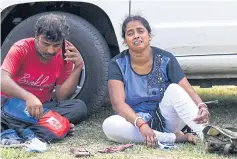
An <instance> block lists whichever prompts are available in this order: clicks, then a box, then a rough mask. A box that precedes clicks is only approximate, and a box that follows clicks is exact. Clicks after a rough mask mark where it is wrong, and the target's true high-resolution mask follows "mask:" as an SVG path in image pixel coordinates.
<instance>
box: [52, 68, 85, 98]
mask: <svg viewBox="0 0 237 159" xmlns="http://www.w3.org/2000/svg"><path fill="white" fill-rule="evenodd" d="M81 70H82V68H74V70H73V71H72V73H71V74H70V75H69V77H68V78H67V79H66V81H65V82H63V84H62V85H58V86H56V99H57V101H60V100H65V99H67V98H68V97H69V96H70V95H72V94H73V93H74V92H75V90H76V87H77V84H78V82H79V77H80V74H81Z"/></svg>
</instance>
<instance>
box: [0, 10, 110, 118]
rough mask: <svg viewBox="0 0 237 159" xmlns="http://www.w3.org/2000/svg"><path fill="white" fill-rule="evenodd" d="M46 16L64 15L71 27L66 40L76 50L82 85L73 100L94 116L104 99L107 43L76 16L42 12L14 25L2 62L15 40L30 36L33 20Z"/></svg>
mask: <svg viewBox="0 0 237 159" xmlns="http://www.w3.org/2000/svg"><path fill="white" fill-rule="evenodd" d="M50 13H54V14H58V15H63V16H66V18H67V22H68V24H69V25H70V27H71V34H70V37H69V39H68V40H69V41H71V42H72V43H73V44H74V45H75V46H76V47H77V49H78V50H79V51H80V53H81V55H82V57H83V60H84V63H85V82H84V85H83V87H82V89H81V91H80V93H79V94H78V95H77V96H76V98H78V99H81V100H83V101H84V102H85V103H86V104H87V106H88V114H91V113H94V112H95V111H97V110H98V109H99V108H100V107H101V106H102V105H103V104H104V101H105V98H106V96H107V77H108V62H109V60H110V52H109V48H108V45H107V43H106V42H105V40H104V38H103V37H102V36H101V34H100V33H99V32H98V31H97V29H95V27H93V26H92V25H91V24H90V23H88V22H87V21H86V20H84V19H82V18H80V17H79V16H76V15H73V14H69V13H65V12H44V13H40V14H37V15H33V16H31V17H29V18H27V19H26V20H24V21H22V22H21V23H20V24H19V25H17V26H16V27H15V28H14V29H13V30H12V31H11V32H10V33H9V35H8V36H7V37H6V39H5V40H4V42H3V44H2V52H1V54H2V61H3V59H4V58H5V56H6V54H7V52H8V50H9V49H10V47H11V46H12V45H13V44H14V43H15V42H16V41H18V40H20V39H23V38H28V37H33V36H34V25H35V23H36V21H37V19H38V18H39V17H40V16H42V15H45V14H50ZM1 63H2V62H1Z"/></svg>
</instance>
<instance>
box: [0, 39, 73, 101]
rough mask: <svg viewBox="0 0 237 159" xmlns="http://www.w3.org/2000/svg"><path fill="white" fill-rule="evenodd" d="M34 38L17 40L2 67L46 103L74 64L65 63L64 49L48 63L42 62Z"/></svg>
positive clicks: (18, 82) (20, 84) (23, 86)
mask: <svg viewBox="0 0 237 159" xmlns="http://www.w3.org/2000/svg"><path fill="white" fill-rule="evenodd" d="M34 40H35V39H34V38H28V39H23V40H20V41H18V42H16V43H15V44H14V45H13V46H12V47H11V49H10V50H9V52H8V54H7V56H6V58H5V59H4V61H3V64H2V66H1V69H3V70H5V71H7V72H9V73H10V74H11V75H12V79H13V80H14V81H15V82H16V83H17V84H18V85H19V86H21V87H22V88H24V89H25V90H27V91H28V92H31V93H32V94H34V95H35V96H36V97H38V98H39V99H40V101H41V102H42V103H44V102H46V101H49V100H50V99H51V98H52V94H53V89H54V86H55V85H61V84H62V83H63V82H64V81H65V80H66V79H67V78H68V76H69V75H70V73H71V72H72V69H73V64H72V63H71V62H66V63H64V61H63V58H62V50H60V51H59V52H58V53H57V55H56V56H54V57H52V59H50V61H48V62H47V63H43V62H41V61H40V59H39V56H38V55H37V52H36V48H35V44H34ZM1 94H3V93H1ZM3 95H4V94H3Z"/></svg>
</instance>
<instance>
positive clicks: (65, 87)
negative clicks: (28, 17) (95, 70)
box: [1, 14, 87, 127]
mask: <svg viewBox="0 0 237 159" xmlns="http://www.w3.org/2000/svg"><path fill="white" fill-rule="evenodd" d="M35 29H36V30H35V37H34V38H28V39H22V40H20V41H18V42H16V43H15V44H14V45H13V46H12V47H11V48H10V50H9V52H8V54H7V56H6V58H5V59H4V61H3V64H2V66H1V78H2V79H1V88H2V90H1V91H2V92H1V95H2V98H4V97H6V96H7V97H16V98H20V99H22V100H25V101H26V107H27V110H28V112H29V114H30V115H31V116H32V117H35V118H37V119H39V118H40V117H41V116H42V113H43V112H42V110H43V107H46V108H49V109H51V110H54V111H56V112H58V113H59V114H61V115H62V116H64V117H66V118H68V120H69V121H70V123H73V124H77V123H78V122H80V121H81V120H82V119H84V118H85V117H86V116H87V107H86V105H85V103H84V102H83V101H81V100H79V99H73V100H67V99H68V97H69V96H70V95H72V94H73V93H74V91H75V89H76V87H77V84H78V80H79V77H80V73H81V70H82V67H83V60H82V57H81V55H80V53H79V51H78V50H77V49H76V48H75V47H74V46H73V44H72V43H70V42H69V41H66V42H65V46H66V48H65V51H66V52H62V49H61V48H62V44H63V39H65V38H66V37H67V36H68V35H69V32H70V28H69V26H68V25H67V23H66V20H65V19H64V18H62V17H60V16H57V15H53V14H49V15H45V16H42V17H40V18H39V20H38V21H37V23H36V26H35ZM63 54H64V55H63ZM54 89H55V93H53V90H54ZM53 94H55V98H56V100H54V101H53V100H51V99H52V97H53ZM13 107H14V105H13ZM73 124H71V127H74V125H73Z"/></svg>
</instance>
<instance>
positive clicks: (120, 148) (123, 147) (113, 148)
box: [98, 144, 133, 153]
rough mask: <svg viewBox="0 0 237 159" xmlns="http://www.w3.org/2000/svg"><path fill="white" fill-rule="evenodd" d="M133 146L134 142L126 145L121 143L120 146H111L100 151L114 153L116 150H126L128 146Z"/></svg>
mask: <svg viewBox="0 0 237 159" xmlns="http://www.w3.org/2000/svg"><path fill="white" fill-rule="evenodd" d="M130 147H133V144H125V145H119V146H111V147H107V148H105V149H104V150H100V151H98V152H100V153H114V152H121V151H124V150H125V149H127V148H130Z"/></svg>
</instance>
